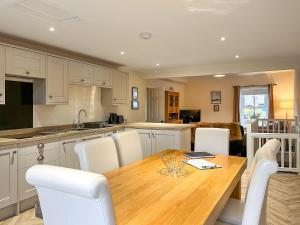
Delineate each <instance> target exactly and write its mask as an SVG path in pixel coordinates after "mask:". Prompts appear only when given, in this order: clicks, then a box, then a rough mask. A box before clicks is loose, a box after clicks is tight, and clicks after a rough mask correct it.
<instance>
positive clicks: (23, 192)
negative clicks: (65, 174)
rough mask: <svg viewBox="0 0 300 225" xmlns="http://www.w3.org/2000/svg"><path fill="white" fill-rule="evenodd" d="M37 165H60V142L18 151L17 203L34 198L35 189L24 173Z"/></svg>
mask: <svg viewBox="0 0 300 225" xmlns="http://www.w3.org/2000/svg"><path fill="white" fill-rule="evenodd" d="M37 164H46V165H54V166H59V165H60V142H51V143H42V142H41V143H37V144H36V145H33V146H32V145H31V146H24V147H21V148H19V149H18V165H19V168H18V196H19V201H22V200H24V199H27V198H30V197H33V196H35V195H36V194H37V193H36V190H35V188H34V187H33V186H32V185H30V184H28V183H27V181H26V179H25V174H26V171H27V170H28V169H29V168H30V167H32V166H34V165H37Z"/></svg>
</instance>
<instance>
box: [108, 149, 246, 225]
mask: <svg viewBox="0 0 300 225" xmlns="http://www.w3.org/2000/svg"><path fill="white" fill-rule="evenodd" d="M165 152H166V153H175V154H178V155H182V154H183V153H184V151H178V150H166V151H165ZM206 160H208V161H211V162H213V163H216V164H218V165H221V166H222V168H216V169H206V170H199V169H197V168H195V167H192V166H190V165H185V167H184V169H186V170H187V171H188V172H189V174H188V175H186V176H166V175H162V174H161V172H160V171H161V169H163V168H164V167H165V166H164V163H163V161H162V160H161V158H160V154H159V153H158V154H155V155H152V156H150V157H148V158H145V159H143V160H141V161H137V162H135V163H133V164H130V165H128V166H124V167H121V168H120V169H116V170H113V171H110V172H108V173H106V174H105V176H106V177H107V179H108V182H109V186H110V189H111V193H112V199H113V204H114V208H115V215H116V220H117V224H118V225H201V224H208V225H213V224H215V222H216V220H217V219H218V217H219V215H220V213H221V212H222V209H223V208H224V206H225V204H226V202H227V201H228V199H229V198H230V196H233V197H235V198H239V197H240V181H241V176H242V174H243V172H244V170H245V168H246V159H245V158H243V157H236V156H225V155H216V157H215V158H211V159H206Z"/></svg>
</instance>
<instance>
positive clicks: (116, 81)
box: [112, 71, 128, 104]
mask: <svg viewBox="0 0 300 225" xmlns="http://www.w3.org/2000/svg"><path fill="white" fill-rule="evenodd" d="M112 97H113V99H112V100H113V104H127V100H128V74H127V73H124V72H121V71H113V93H112Z"/></svg>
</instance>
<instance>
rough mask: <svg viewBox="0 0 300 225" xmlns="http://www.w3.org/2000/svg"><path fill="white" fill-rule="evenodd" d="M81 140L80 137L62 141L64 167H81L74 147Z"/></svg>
mask: <svg viewBox="0 0 300 225" xmlns="http://www.w3.org/2000/svg"><path fill="white" fill-rule="evenodd" d="M79 142H80V138H75V139H68V140H64V141H62V144H61V148H62V151H61V162H62V163H61V164H62V166H63V167H67V168H72V169H80V165H79V160H78V157H77V155H76V153H75V151H74V147H75V145H76V144H77V143H79Z"/></svg>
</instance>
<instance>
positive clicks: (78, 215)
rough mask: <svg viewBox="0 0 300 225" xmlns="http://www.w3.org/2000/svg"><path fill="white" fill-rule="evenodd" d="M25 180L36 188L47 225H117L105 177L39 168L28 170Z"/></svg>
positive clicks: (64, 169)
mask: <svg viewBox="0 0 300 225" xmlns="http://www.w3.org/2000/svg"><path fill="white" fill-rule="evenodd" d="M26 180H27V182H28V183H29V184H31V185H34V186H35V187H36V189H37V192H38V196H39V200H40V204H41V208H42V213H43V219H44V224H45V225H83V224H87V225H116V220H115V214H114V208H113V204H112V199H111V193H110V189H109V186H108V183H107V180H106V178H105V177H104V176H102V175H100V174H95V173H90V172H86V171H81V170H74V169H69V168H63V167H57V166H48V165H36V166H33V167H31V168H29V169H28V171H27V172H26Z"/></svg>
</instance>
